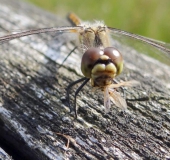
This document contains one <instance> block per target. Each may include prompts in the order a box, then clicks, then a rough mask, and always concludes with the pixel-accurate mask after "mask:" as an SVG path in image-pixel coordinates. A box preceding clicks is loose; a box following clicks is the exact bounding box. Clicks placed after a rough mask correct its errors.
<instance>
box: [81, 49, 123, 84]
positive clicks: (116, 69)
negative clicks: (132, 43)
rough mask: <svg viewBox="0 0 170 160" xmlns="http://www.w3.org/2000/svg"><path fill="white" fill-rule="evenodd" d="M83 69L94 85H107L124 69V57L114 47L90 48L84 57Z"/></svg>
mask: <svg viewBox="0 0 170 160" xmlns="http://www.w3.org/2000/svg"><path fill="white" fill-rule="evenodd" d="M81 70H82V73H83V74H84V76H85V77H87V78H90V79H91V84H92V86H100V87H102V86H105V85H109V84H111V83H112V80H113V78H115V77H116V76H117V75H119V74H120V73H121V72H122V70H123V58H122V55H121V53H120V52H119V51H117V50H116V49H115V48H113V47H107V48H105V49H104V50H102V49H100V48H89V49H88V50H87V51H86V52H85V53H84V55H83V57H82V62H81Z"/></svg>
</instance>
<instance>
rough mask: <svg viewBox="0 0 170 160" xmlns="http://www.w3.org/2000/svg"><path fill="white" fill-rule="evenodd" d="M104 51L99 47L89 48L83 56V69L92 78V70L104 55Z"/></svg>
mask: <svg viewBox="0 0 170 160" xmlns="http://www.w3.org/2000/svg"><path fill="white" fill-rule="evenodd" d="M103 54H104V52H103V51H102V50H100V49H99V48H89V49H88V50H87V51H86V52H85V53H84V54H83V57H82V60H81V71H82V73H83V74H84V76H85V77H87V78H91V70H92V68H93V65H94V63H95V62H96V61H97V60H98V59H99V58H100V56H101V55H103Z"/></svg>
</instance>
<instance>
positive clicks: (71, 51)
mask: <svg viewBox="0 0 170 160" xmlns="http://www.w3.org/2000/svg"><path fill="white" fill-rule="evenodd" d="M76 49H77V46H76V47H74V48H73V49H72V50H71V51H70V53H69V54H68V55H67V57H65V59H64V60H63V62H62V63H61V64H60V65H59V67H58V69H59V68H60V67H62V66H63V63H64V62H65V61H66V60H67V58H68V57H69V56H70V55H71V54H72V53H73V52H74V51H75V50H76Z"/></svg>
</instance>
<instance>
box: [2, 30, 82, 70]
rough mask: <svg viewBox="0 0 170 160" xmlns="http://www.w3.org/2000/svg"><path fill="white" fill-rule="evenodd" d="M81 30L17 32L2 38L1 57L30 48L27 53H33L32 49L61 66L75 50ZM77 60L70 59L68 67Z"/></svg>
mask: <svg viewBox="0 0 170 160" xmlns="http://www.w3.org/2000/svg"><path fill="white" fill-rule="evenodd" d="M79 29H80V27H57V28H41V29H33V30H24V31H21V32H19V33H16V32H18V31H15V33H13V34H8V35H5V36H2V37H0V50H1V51H2V52H1V55H2V53H3V54H9V53H11V54H12V53H13V52H14V50H15V51H19V50H21V49H20V48H22V49H23V48H25V49H26V48H27V47H28V48H29V49H27V51H25V53H31V52H32V51H31V52H29V50H30V48H32V49H34V50H36V51H38V52H39V53H40V54H43V55H45V56H46V57H47V58H49V59H51V60H53V61H55V62H57V63H58V64H61V63H62V62H63V60H64V59H65V57H67V55H68V53H69V52H71V50H73V49H74V47H75V44H76V42H77V38H78V34H77V33H78V30H79ZM13 32H14V31H13ZM70 42H71V43H70ZM72 42H73V43H72ZM19 47H20V48H19ZM15 54H16V53H15ZM21 54H24V52H21V53H18V55H19V56H22V55H21ZM73 55H74V57H76V56H78V55H77V54H73ZM77 59H78V57H76V58H72V59H68V61H69V62H68V63H66V65H68V66H70V64H72V65H73V64H75V62H76V61H77ZM76 70H78V69H76ZM79 70H80V69H79ZM79 72H80V71H79Z"/></svg>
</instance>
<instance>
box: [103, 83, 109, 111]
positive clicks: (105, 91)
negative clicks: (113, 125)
mask: <svg viewBox="0 0 170 160" xmlns="http://www.w3.org/2000/svg"><path fill="white" fill-rule="evenodd" d="M104 107H105V111H106V113H108V112H109V110H110V95H109V88H108V87H107V86H106V87H105V88H104Z"/></svg>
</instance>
